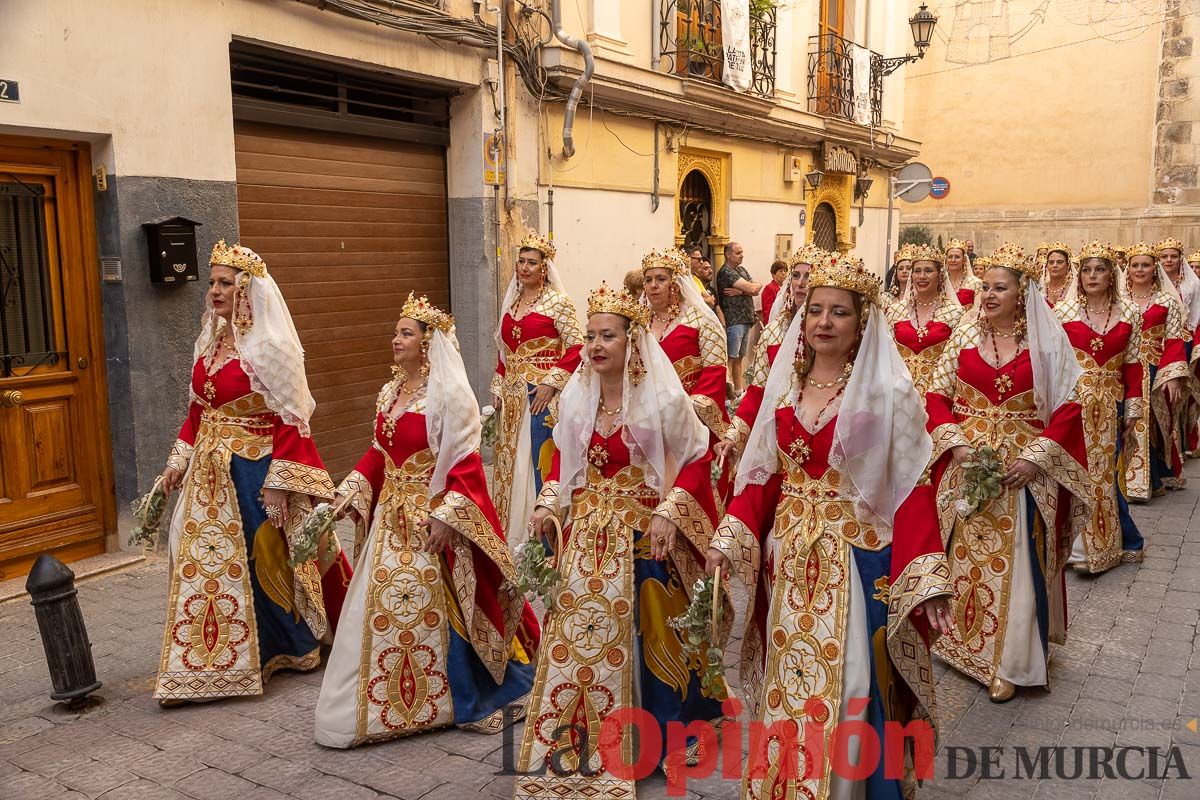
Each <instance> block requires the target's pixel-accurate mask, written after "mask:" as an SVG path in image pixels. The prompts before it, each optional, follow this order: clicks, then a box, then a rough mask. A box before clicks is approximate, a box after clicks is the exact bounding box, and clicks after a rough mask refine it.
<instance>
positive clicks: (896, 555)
mask: <svg viewBox="0 0 1200 800" xmlns="http://www.w3.org/2000/svg"><path fill="white" fill-rule="evenodd" d="M889 583H890V587H889V591H888V616H889V618H899V619H904V618H906V617H908V616H909V614H911V613H912V611H913V609H915V608H917V606H919V605H920V604H921V603H924V602H925V601H927V600H930V599H932V598H934V597H940V596H945V595H950V594H952V593H953V589H952V587H951V585H950V565H949V562H948V561H947V560H946V553H945V551H944V549H943V547H942V535H941V532H940V531H939V529H938V511H937V503H936V499H935V495H934V490H933V487H932V486H931V485H930V484H929V483H928V482H925V483H921V484H918V485H917V487H916V488H914V489H913V490H912V493H911V494H909V496H908V498H907V499H905V501H904V502H903V503H901V504H900V508H898V509H897V510H896V519H895V522H894V524H893V526H892V567H891V575H890V581H889ZM911 621H912V622H913V624H914V625H916V627H917V630H918V631H920V633H921V636H922V638H924V639H925V640H926V643H927V644H928V640H929V623H928V621H927V620H926V619H925V618H924V617H923V616H917V617H912V618H911ZM892 624H894V623H892V622H890V621H889V628H890V627H891V626H892Z"/></svg>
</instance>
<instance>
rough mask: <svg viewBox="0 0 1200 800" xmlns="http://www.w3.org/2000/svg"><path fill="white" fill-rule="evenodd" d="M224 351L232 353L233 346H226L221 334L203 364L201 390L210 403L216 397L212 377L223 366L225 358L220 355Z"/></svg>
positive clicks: (215, 388)
mask: <svg viewBox="0 0 1200 800" xmlns="http://www.w3.org/2000/svg"><path fill="white" fill-rule="evenodd" d="M225 352H229V353H232V352H233V348H228V347H226V345H225V337H224V336H222V337H221V338H220V339H218V340H217V344H216V347H214V348H213V351H212V354H211V357H210V358H209V359H208V363H206V364H205V365H204V375H205V380H204V388H203V389H202V390H201V391H202V392H203V394H204V399H205V400H207V401H208V402H210V403H211V402H212V401H213V400H215V399H216V398H217V387H216V385H215V384H214V383H213V378H214V377H216V374H217V373H218V372H220V371H221V368H222V367H224V366H225V363H226V359H224V358H223V357H222V356H223V355H224V353H225Z"/></svg>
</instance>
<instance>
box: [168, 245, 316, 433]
mask: <svg viewBox="0 0 1200 800" xmlns="http://www.w3.org/2000/svg"><path fill="white" fill-rule="evenodd" d="M241 251H242V252H243V253H247V254H249V255H250V256H253V257H254V258H255V259H257V258H258V256H257V255H256V254H255V253H254V252H253V251H251V250H250V249H249V248H246V247H241ZM236 291H237V294H236V295H235V299H234V310H233V313H234V325H233V340H234V343H235V344H236V345H237V351H238V357H239V358H240V359H241V362H242V370H243V371H244V372H245V373H246V376H247V377H248V378H249V379H250V388H251V389H253V390H254V391H255V392H257V393H258V394H260V395H262V398H263V400H264V401H265V402H266V404H267V408H269V409H271V410H272V411H274V412H275V413H276V414H278V415H279V416H280V418H281V419H282V420H283V421H284V423H286V424H288V425H294V426H295V427H297V428H299V429H300V433H301V435H303V436H311V435H312V431H311V430H310V428H309V420H310V419H311V418H312V413H313V410H314V409H315V408H316V407H317V402H316V401H315V400H314V399H313V396H312V392H310V391H309V389H308V378H307V376H306V375H305V373H304V348H303V347H302V346H301V344H300V337H299V336H298V335H297V334H296V326H295V325H293V324H292V315H291V314H290V313H288V307H287V303H286V302H284V299H283V294H281V293H280V291H279V286H278V284H276V283H275V279H274V278H272V277H271V276H270V275H269V274H266V273H265V271H264V274H263V276H262V277H256V276H254V275H252V274H251V273H249V272H245V271H239V272H238V274H237V290H236ZM204 305H205V310H204V316H203V317H202V318H201V322H200V335H199V336H198V337H197V338H196V345H195V347H194V349H193V351H192V352H193V363H195V360H196V359H199V358H200V357H201V356H203V355H204V354H206V353H207V352H208V350H209V348H211V347H212V346H213V343H214V342H215V341H216V340H217V336H218V334H220V333H221V332H222V330H223V329H224V327H225V325H226V322H225V320H224V319H222V318H221V317H219V316H217V314H216V312H215V311H214V310H213V307H212V297H211V296H209V295H207V294H206V295H205V298H204Z"/></svg>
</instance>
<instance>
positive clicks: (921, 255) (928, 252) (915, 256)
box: [908, 244, 946, 266]
mask: <svg viewBox="0 0 1200 800" xmlns="http://www.w3.org/2000/svg"><path fill="white" fill-rule="evenodd" d="M908 257H909V258H911V259H912V260H913V261H914V262H917V261H932V262H933V263H935V264H937V265H939V266H941V265H942V264H945V263H946V257H945V255H943V254H942V253H941V252H940V251H939V250H938V249H937V248H936V247H933V246H932V245H928V244H918V245H915V246H913V245H910V246H909V251H908Z"/></svg>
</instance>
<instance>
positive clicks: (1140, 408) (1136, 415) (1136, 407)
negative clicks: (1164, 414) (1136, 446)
mask: <svg viewBox="0 0 1200 800" xmlns="http://www.w3.org/2000/svg"><path fill="white" fill-rule="evenodd" d="M1196 349H1197V350H1200V348H1196ZM1145 417H1146V398H1144V397H1131V398H1129V399H1128V400H1126V401H1125V419H1145Z"/></svg>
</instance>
